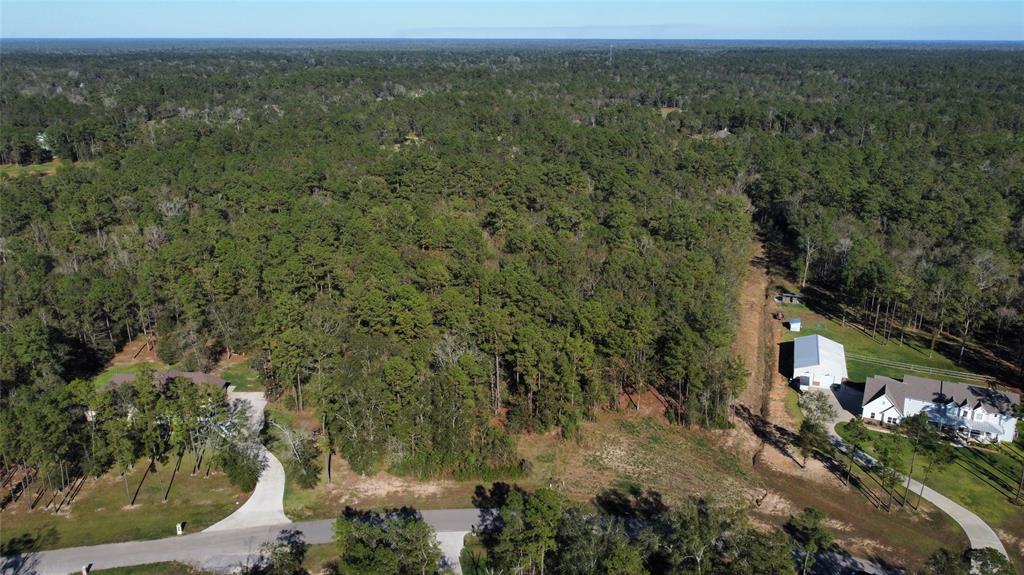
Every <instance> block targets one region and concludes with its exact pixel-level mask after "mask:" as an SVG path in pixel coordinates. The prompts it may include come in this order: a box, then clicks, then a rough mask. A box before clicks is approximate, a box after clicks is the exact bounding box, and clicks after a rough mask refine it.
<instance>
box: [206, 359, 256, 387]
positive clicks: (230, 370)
mask: <svg viewBox="0 0 1024 575" xmlns="http://www.w3.org/2000/svg"><path fill="white" fill-rule="evenodd" d="M214 373H215V374H217V375H219V376H221V377H223V378H224V379H226V380H228V383H230V384H231V385H234V386H235V391H263V382H261V381H260V376H259V374H257V373H256V370H255V369H253V368H252V365H250V364H249V362H243V363H236V364H234V365H231V366H228V367H225V368H224V369H221V370H216V371H214Z"/></svg>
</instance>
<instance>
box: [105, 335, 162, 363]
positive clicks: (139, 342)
mask: <svg viewBox="0 0 1024 575" xmlns="http://www.w3.org/2000/svg"><path fill="white" fill-rule="evenodd" d="M137 363H156V364H160V363H163V362H161V361H160V358H159V357H158V356H157V355H156V346H155V345H154V346H153V347H152V349H150V347H149V345H148V344H147V341H146V337H145V336H142V337H137V338H135V339H133V340H132V341H129V342H128V343H126V344H125V346H124V347H123V348H121V351H119V352H117V355H115V356H114V359H112V360H110V364H111V365H134V364H137Z"/></svg>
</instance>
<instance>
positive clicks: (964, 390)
mask: <svg viewBox="0 0 1024 575" xmlns="http://www.w3.org/2000/svg"><path fill="white" fill-rule="evenodd" d="M1019 403H1020V396H1019V395H1017V394H1016V393H1013V392H1009V391H996V390H994V389H990V388H987V387H980V386H977V385H969V384H966V383H953V382H949V381H938V380H934V379H927V378H924V377H917V376H914V375H906V376H903V381H897V380H895V379H891V378H888V377H883V376H880V375H876V376H874V377H869V378H868V381H867V383H866V384H865V385H864V399H863V401H862V402H861V405H862V412H861V415H862V417H863V418H864V419H867V420H870V421H874V422H876V423H883V424H887V425H896V424H898V423H900V422H901V421H903V419H905V418H907V417H913V416H914V415H917V414H918V413H922V412H924V413H926V414H928V417H929V418H930V419H931V420H932V423H934V424H935V425H937V426H939V427H940V428H941V429H947V430H951V431H957V432H960V433H963V434H965V435H969V436H970V437H973V438H975V439H985V440H988V441H995V442H998V441H1013V438H1014V436H1015V435H1016V432H1017V418H1016V417H1014V416H1013V406H1014V405H1017V404H1019Z"/></svg>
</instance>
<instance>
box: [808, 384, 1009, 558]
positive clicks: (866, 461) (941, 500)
mask: <svg viewBox="0 0 1024 575" xmlns="http://www.w3.org/2000/svg"><path fill="white" fill-rule="evenodd" d="M808 393H811V391H808ZM813 393H827V394H828V395H829V397H830V398H831V399H832V404H833V407H835V408H836V412H837V415H836V418H835V419H834V420H833V421H831V422H829V431H831V433H832V444H833V445H835V446H836V447H837V448H838V449H839V450H840V451H842V452H843V453H846V450H847V446H846V443H845V442H844V441H843V440H842V438H840V437H839V435H838V434H837V433H836V424H837V423H840V422H842V421H849V420H851V419H853V417H855V414H856V415H859V414H860V413H859V412H860V409H859V405H860V401H859V400H858V399H856V395H857V392H856V390H852V389H850V388H848V387H847V386H845V385H844V386H842V387H841V388H840V389H839V391H837V392H834V391H832V390H830V389H825V390H815V391H813ZM854 457H855V458H856V459H857V461H859V462H860V463H861V464H863V465H865V466H867V467H874V466H875V465H877V462H876V461H875V460H874V459H873V458H872V457H871V456H870V455H868V454H866V453H864V452H863V451H860V450H857V453H855V454H854ZM906 484H907V482H906V478H904V481H903V485H906ZM910 490H911V491H912V492H914V493H922V492H921V484H920V483H919V482H918V481H917V480H915V479H911V480H910ZM922 497H924V498H925V499H927V500H928V501H929V502H931V504H932V505H934V506H936V507H938V508H939V509H941V510H942V511H944V512H945V513H946V514H947V515H949V516H950V517H952V518H953V521H956V522H957V523H958V524H959V525H960V528H961V529H963V530H964V533H966V534H967V539H968V540H969V541H970V542H971V548H972V549H984V548H986V547H991V548H993V549H995V550H996V551H999V552H1000V553H1002V554H1003V555H1006V548H1005V547H1003V543H1002V541H1000V540H999V537H998V536H997V535H996V532H995V531H994V530H993V529H992V528H991V527H989V525H988V523H985V522H984V521H982V520H981V518H980V517H978V516H977V515H975V514H974V513H972V512H971V511H969V510H968V509H966V508H965V507H963V506H961V505H960V504H958V503H956V502H955V501H953V500H951V499H949V498H948V497H946V496H945V495H943V494H941V493H939V492H938V491H935V490H934V489H931V488H930V487H928V486H927V485H926V486H925V487H924V492H923V493H922Z"/></svg>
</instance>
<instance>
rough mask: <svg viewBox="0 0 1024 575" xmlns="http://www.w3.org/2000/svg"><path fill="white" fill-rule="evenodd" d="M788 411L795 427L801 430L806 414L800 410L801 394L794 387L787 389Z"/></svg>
mask: <svg viewBox="0 0 1024 575" xmlns="http://www.w3.org/2000/svg"><path fill="white" fill-rule="evenodd" d="M786 411H787V412H789V416H790V417H792V418H793V425H795V426H796V428H799V427H800V424H801V423H803V421H804V412H803V410H802V409H800V392H799V391H797V390H795V389H793V386H787V387H786Z"/></svg>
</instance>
